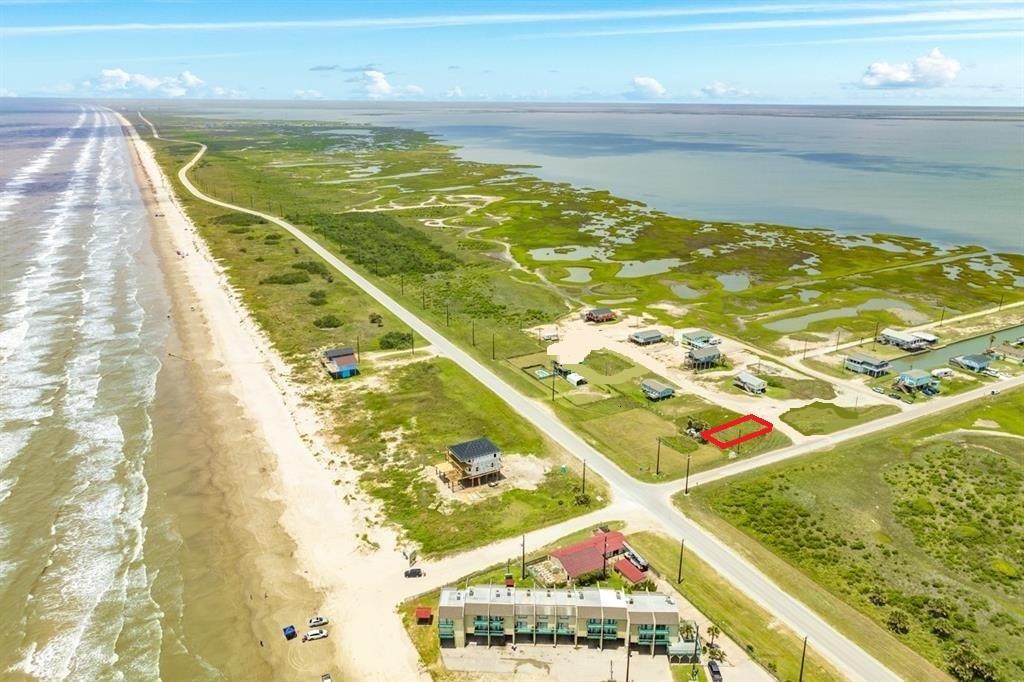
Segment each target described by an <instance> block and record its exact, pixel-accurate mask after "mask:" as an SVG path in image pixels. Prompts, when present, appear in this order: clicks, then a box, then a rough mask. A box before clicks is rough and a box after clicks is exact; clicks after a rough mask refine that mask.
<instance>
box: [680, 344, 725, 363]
mask: <svg viewBox="0 0 1024 682" xmlns="http://www.w3.org/2000/svg"><path fill="white" fill-rule="evenodd" d="M721 361H722V352H721V351H719V350H718V347H717V346H699V347H692V348H690V350H689V351H688V352H687V354H686V364H687V365H689V367H690V368H691V369H708V368H709V367H716V366H717V365H718V364H719V363H720V362H721Z"/></svg>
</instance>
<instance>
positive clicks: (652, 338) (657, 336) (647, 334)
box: [629, 329, 665, 346]
mask: <svg viewBox="0 0 1024 682" xmlns="http://www.w3.org/2000/svg"><path fill="white" fill-rule="evenodd" d="M629 340H630V341H632V342H633V343H635V344H636V345H638V346H649V345H651V344H653V343H661V342H662V341H664V340H665V336H664V335H663V334H662V333H661V332H660V331H658V330H657V329H644V330H643V331H638V332H633V333H632V334H630V335H629Z"/></svg>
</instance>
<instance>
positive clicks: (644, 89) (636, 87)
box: [626, 76, 668, 99]
mask: <svg viewBox="0 0 1024 682" xmlns="http://www.w3.org/2000/svg"><path fill="white" fill-rule="evenodd" d="M667 94H668V90H666V89H665V86H664V85H662V84H661V83H659V82H658V81H657V79H655V78H652V77H651V76H637V77H636V78H634V79H633V89H632V90H631V91H630V92H628V93H626V96H627V97H631V98H634V99H657V98H659V97H664V96H665V95H667Z"/></svg>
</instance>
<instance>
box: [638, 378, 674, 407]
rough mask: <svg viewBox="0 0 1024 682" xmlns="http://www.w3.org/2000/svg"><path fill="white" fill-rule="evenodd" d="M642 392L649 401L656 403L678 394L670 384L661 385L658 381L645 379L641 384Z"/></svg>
mask: <svg viewBox="0 0 1024 682" xmlns="http://www.w3.org/2000/svg"><path fill="white" fill-rule="evenodd" d="M640 390H641V391H643V394H644V395H645V396H647V399H648V400H651V401H654V402H657V401H659V400H665V399H666V398H671V397H672V396H674V395H675V394H676V390H675V389H674V388H672V387H671V386H669V385H668V384H663V383H661V382H660V381H658V380H657V379H644V380H643V381H641V382H640Z"/></svg>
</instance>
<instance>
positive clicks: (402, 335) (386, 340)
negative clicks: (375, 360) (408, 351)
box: [380, 332, 412, 350]
mask: <svg viewBox="0 0 1024 682" xmlns="http://www.w3.org/2000/svg"><path fill="white" fill-rule="evenodd" d="M380 347H381V349H382V350H401V349H403V348H412V333H411V332H388V333H387V334H385V335H384V336H382V337H380Z"/></svg>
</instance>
